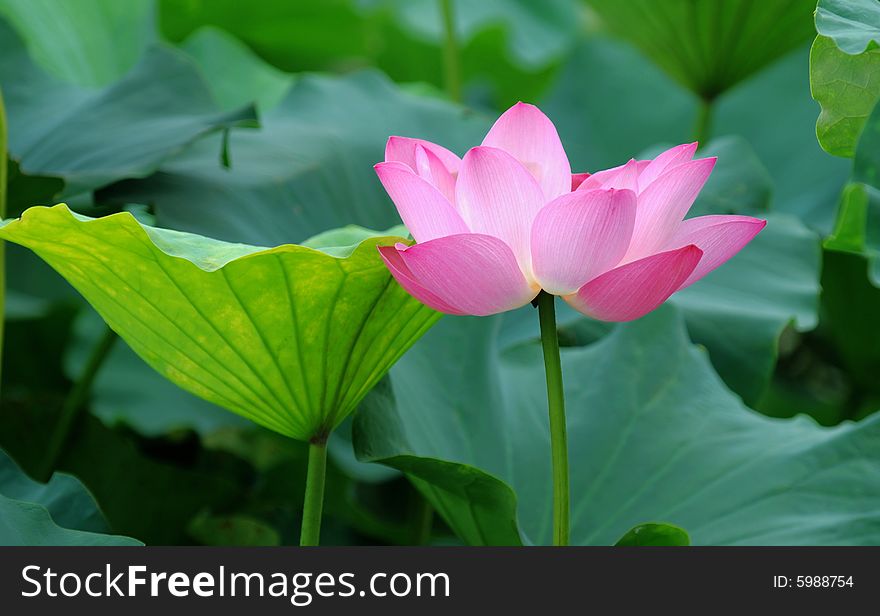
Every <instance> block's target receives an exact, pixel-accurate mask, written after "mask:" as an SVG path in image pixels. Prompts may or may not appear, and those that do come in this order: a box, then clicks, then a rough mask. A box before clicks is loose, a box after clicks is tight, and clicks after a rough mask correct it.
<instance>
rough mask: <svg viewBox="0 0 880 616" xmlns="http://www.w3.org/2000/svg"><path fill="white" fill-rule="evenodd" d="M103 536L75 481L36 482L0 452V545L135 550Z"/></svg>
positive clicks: (103, 527)
mask: <svg viewBox="0 0 880 616" xmlns="http://www.w3.org/2000/svg"><path fill="white" fill-rule="evenodd" d="M107 531H108V528H107V522H106V520H105V519H104V516H103V514H102V513H101V510H100V509H99V508H98V505H97V503H95V500H94V498H92V495H91V494H89V492H88V490H86V488H85V486H83V485H82V484H81V483H80V482H79V480H77V479H75V478H74V477H71V476H70V475H65V474H58V473H56V474H55V475H52V478H51V479H50V480H49V482H48V483H39V482H36V481H34V480H33V479H31V478H30V477H28V476H27V475H25V474H24V472H22V470H21V469H20V468H19V467H18V465H16V464H15V462H14V461H13V460H12V458H10V457H9V455H7V454H6V452H4V451H3V450H2V449H0V545H141V543H140V542H139V541H136V540H134V539H130V538H128V537H120V536H115V535H108V534H106V533H107Z"/></svg>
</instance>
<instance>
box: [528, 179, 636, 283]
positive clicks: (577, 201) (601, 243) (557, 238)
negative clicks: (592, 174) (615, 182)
mask: <svg viewBox="0 0 880 616" xmlns="http://www.w3.org/2000/svg"><path fill="white" fill-rule="evenodd" d="M635 219H636V194H635V193H634V192H632V191H631V190H614V189H610V190H586V191H577V192H573V193H568V194H567V195H562V196H561V197H559V198H558V199H556V200H554V201H553V202H551V203H549V204H547V205H546V206H544V208H543V209H542V210H541V211H540V212H538V216H537V217H536V218H535V223H534V224H533V225H532V267H533V268H534V272H535V277H536V279H537V280H538V282H539V283H540V285H541V288H543V289H544V290H545V291H547V292H548V293H552V294H553V295H568V294H570V293H573V292H575V291H577V290H578V289H579V288H580V287H581V286H583V285H584V283H586V282H587V281H589V280H592V279H593V278H595V277H596V276H598V275H599V274H601V273H602V272H604V271H606V270H608V269H610V268H612V267H614V266H615V265H617V264H618V263H619V262H620V260H621V259H622V258H623V255H624V254H626V249H627V247H628V246H629V241H630V237H632V231H633V226H634V224H635Z"/></svg>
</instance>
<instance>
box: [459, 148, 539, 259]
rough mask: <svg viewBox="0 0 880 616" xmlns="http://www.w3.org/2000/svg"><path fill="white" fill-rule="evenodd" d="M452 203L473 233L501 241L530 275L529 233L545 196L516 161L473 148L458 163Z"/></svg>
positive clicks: (504, 154) (494, 151)
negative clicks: (458, 168) (459, 165)
mask: <svg viewBox="0 0 880 616" xmlns="http://www.w3.org/2000/svg"><path fill="white" fill-rule="evenodd" d="M455 201H456V206H457V207H458V211H459V212H460V213H461V217H462V218H463V219H464V221H465V223H466V224H467V225H468V227H469V228H470V229H471V231H472V232H474V233H484V234H486V235H492V236H494V237H497V238H499V239H501V240H503V241H504V242H505V243H506V244H507V245H508V246H510V248H511V250H513V254H514V256H515V257H516V260H517V261H518V262H519V264H520V267H521V268H522V270H523V271H524V272H530V271H531V247H530V232H531V228H532V221H533V220H534V219H535V215H536V214H537V213H538V211H539V210H540V209H541V207H542V206H543V205H544V193H543V192H542V191H541V187H540V186H538V182H537V181H536V180H535V178H534V177H532V175H531V174H530V173H529V172H528V171H527V170H526V168H525V167H523V165H522V164H520V162H519V161H517V160H516V159H515V158H514V157H513V156H511V155H510V154H508V153H507V152H505V151H503V150H499V149H497V148H488V147H484V146H480V147H476V148H472V149H471V150H470V151H468V153H467V154H465V155H464V159H463V160H462V162H461V170H460V171H459V173H458V181H457V182H456V184H455Z"/></svg>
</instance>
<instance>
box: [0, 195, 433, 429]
mask: <svg viewBox="0 0 880 616" xmlns="http://www.w3.org/2000/svg"><path fill="white" fill-rule="evenodd" d="M366 235H368V234H366V233H362V232H360V231H359V230H353V231H351V232H348V233H332V234H325V235H324V236H320V237H319V238H316V240H317V241H313V242H312V243H311V244H310V246H311V247H306V246H298V245H290V244H288V245H282V246H278V247H276V248H261V247H256V246H248V245H244V244H230V243H227V242H221V241H217V240H212V239H208V238H205V237H202V236H198V235H192V234H188V233H181V232H178V231H170V230H166V229H157V228H152V227H148V226H145V225H142V224H141V223H139V222H138V221H137V220H135V218H134V217H133V216H131V215H130V214H128V213H121V214H115V215H112V216H107V217H105V218H97V219H92V218H87V217H84V216H80V215H77V214H74V213H72V212H71V211H70V210H69V209H68V208H67V206H66V205H64V204H62V205H56V206H54V207H51V208H47V207H35V208H31V209H29V210H27V211H26V212H25V213H24V214H23V215H22V217H21V218H20V219H16V220H10V221H6V222H4V223H2V224H0V238H3V239H6V240H9V241H12V242H16V243H18V244H21V245H23V246H26V247H28V248H30V249H32V250H33V251H34V252H36V253H37V254H38V255H39V256H40V257H42V258H43V259H44V260H45V261H46V262H47V263H48V264H49V265H51V266H52V267H53V268H55V270H57V271H58V272H59V273H60V274H61V275H62V276H64V277H65V278H66V279H67V280H68V281H69V282H70V283H71V284H72V285H73V286H74V287H75V288H76V289H77V290H78V291H79V292H80V293H81V294H82V295H83V296H84V297H85V298H86V299H87V300H88V301H89V302H90V303H91V304H92V305H93V306H94V307H95V309H96V310H97V311H98V312H99V313H100V314H101V316H102V317H103V318H104V320H106V321H107V323H108V324H109V325H110V327H111V328H113V329H114V330H115V331H116V332H117V333H119V335H120V336H121V337H122V338H124V339H125V340H126V342H128V344H129V345H130V346H131V347H132V349H134V351H135V352H137V353H138V354H139V355H140V356H141V357H143V358H144V360H145V361H147V363H149V364H150V365H151V366H152V367H153V368H155V369H156V370H158V371H159V372H160V373H161V374H163V375H164V376H165V377H167V378H168V379H170V380H171V381H173V382H174V383H176V384H177V385H179V386H180V387H183V388H184V389H187V390H189V391H191V392H193V393H195V394H196V395H199V396H201V397H203V398H205V399H207V400H209V401H211V402H214V403H216V404H219V405H220V406H223V407H225V408H227V409H229V410H231V411H233V412H235V413H238V414H240V415H243V416H245V417H247V418H249V419H252V420H253V421H255V422H257V423H259V424H262V425H264V426H266V427H268V428H271V429H272V430H275V431H277V432H280V433H281V434H285V435H287V436H290V437H293V438H296V439H300V440H309V439H312V438H315V437H320V436H323V435H326V433H327V432H329V431H330V430H332V429H333V428H334V427H335V426H336V425H338V424H339V422H341V421H342V420H343V419H344V418H345V417H346V416H347V415H348V414H349V413H351V412H352V411H353V410H354V409H355V407H356V406H357V404H358V402H360V400H361V398H363V396H364V395H365V394H366V393H367V391H369V389H370V388H371V387H372V386H373V385H374V384H375V383H376V381H377V380H378V379H379V378H381V376H382V375H383V374H385V372H386V371H387V370H388V368H389V367H390V366H391V365H392V364H393V363H394V362H395V361H396V360H397V359H398V358H399V357H400V356H401V355H402V354H403V353H404V351H406V349H408V348H409V346H410V345H411V344H412V343H413V342H415V341H416V340H417V339H418V338H419V337H420V336H421V335H422V334H423V333H424V332H425V331H426V330H427V329H428V328H429V327H430V326H431V325H432V324H433V323H434V322H435V321H436V320H437V318H439V313H436V312H434V311H433V310H431V309H429V308H427V307H425V306H423V305H422V304H420V303H419V302H417V301H416V300H415V299H413V298H411V297H410V296H409V295H408V294H407V293H406V292H405V291H404V290H403V289H402V288H400V286H399V285H398V284H397V283H395V282H394V280H393V279H392V278H391V275H390V274H389V273H388V271H387V270H386V268H385V266H384V265H383V263H382V261H381V259H380V258H379V255H378V252H377V250H376V246H377V245H379V244H388V243H393V242H395V241H402V240H401V238H399V237H387V236H385V237H381V236H375V235H372V236H370V237H368V238H366V239H364V237H365V236H366ZM349 238H355V239H357V240H358V242H359V243H357V244H356V245H353V246H347V247H346V246H341V245H338V244H337V245H332V244H334V241H340V240H348V239H349Z"/></svg>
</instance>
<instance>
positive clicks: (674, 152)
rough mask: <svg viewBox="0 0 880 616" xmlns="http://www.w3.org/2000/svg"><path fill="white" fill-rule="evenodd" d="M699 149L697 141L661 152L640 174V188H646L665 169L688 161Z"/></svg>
mask: <svg viewBox="0 0 880 616" xmlns="http://www.w3.org/2000/svg"><path fill="white" fill-rule="evenodd" d="M696 151H697V142H696V141H694V142H693V143H685V144H682V145H677V146H675V147H674V148H669V149H668V150H666V151H665V152H663V153H662V154H659V155H658V156H657V157H656V158H655V159H654V160H652V161H651V162H650V163H649V164H648V165H647V166H646V167H645V170H644V171H642V174H641V175H640V176H639V189H640V190H645V188H647V187H648V185H649V184H650V183H651V182H653V181H654V180H656V179H657V178H658V177H660V176H661V175H662V174H663V172H664V171H667V170H671V169H673V168H675V167H677V166H678V165H681V164H682V163H686V162H688V161H689V160H691V159H692V158H693V157H694V152H696Z"/></svg>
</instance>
